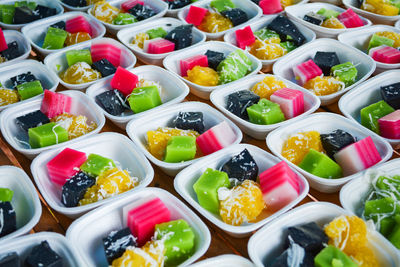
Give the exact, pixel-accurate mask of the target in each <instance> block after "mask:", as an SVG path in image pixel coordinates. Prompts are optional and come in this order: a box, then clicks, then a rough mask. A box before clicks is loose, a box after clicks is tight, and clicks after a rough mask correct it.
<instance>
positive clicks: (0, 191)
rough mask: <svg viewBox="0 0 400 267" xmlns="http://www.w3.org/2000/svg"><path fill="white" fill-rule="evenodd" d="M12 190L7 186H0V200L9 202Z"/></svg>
mask: <svg viewBox="0 0 400 267" xmlns="http://www.w3.org/2000/svg"><path fill="white" fill-rule="evenodd" d="M13 194H14V192H13V191H12V190H11V189H9V188H3V187H0V201H1V202H7V201H8V202H10V201H11V200H12V197H13Z"/></svg>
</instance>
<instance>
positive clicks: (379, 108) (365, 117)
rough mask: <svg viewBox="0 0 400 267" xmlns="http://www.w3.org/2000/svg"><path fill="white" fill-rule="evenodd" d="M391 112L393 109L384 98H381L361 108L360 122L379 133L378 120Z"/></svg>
mask: <svg viewBox="0 0 400 267" xmlns="http://www.w3.org/2000/svg"><path fill="white" fill-rule="evenodd" d="M392 112H394V109H393V108H392V107H391V106H390V105H389V104H388V103H386V102H385V101H384V100H381V101H379V102H377V103H374V104H372V105H369V106H367V107H365V108H363V109H361V111H360V115H361V124H362V125H363V126H365V127H367V128H368V129H370V130H371V131H374V132H375V133H377V134H379V133H380V131H379V124H378V120H379V119H380V118H382V117H384V116H386V115H388V114H389V113H392Z"/></svg>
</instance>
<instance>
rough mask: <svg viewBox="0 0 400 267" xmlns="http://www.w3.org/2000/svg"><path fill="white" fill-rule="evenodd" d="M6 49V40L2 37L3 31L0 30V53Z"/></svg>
mask: <svg viewBox="0 0 400 267" xmlns="http://www.w3.org/2000/svg"><path fill="white" fill-rule="evenodd" d="M7 48H8V45H7V41H6V38H5V37H4V33H3V30H2V29H1V28H0V52H1V51H4V50H6V49H7Z"/></svg>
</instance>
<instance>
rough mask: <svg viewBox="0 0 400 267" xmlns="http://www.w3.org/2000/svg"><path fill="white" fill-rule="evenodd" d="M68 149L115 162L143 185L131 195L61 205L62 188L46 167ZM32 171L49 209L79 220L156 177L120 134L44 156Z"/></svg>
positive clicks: (136, 149) (147, 164)
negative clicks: (67, 205) (86, 203)
mask: <svg viewBox="0 0 400 267" xmlns="http://www.w3.org/2000/svg"><path fill="white" fill-rule="evenodd" d="M67 147H68V148H71V149H75V150H78V151H81V152H85V153H86V154H87V155H89V154H91V153H94V154H98V155H101V156H104V157H107V158H110V159H112V160H114V162H116V164H117V165H118V166H120V167H121V168H122V169H123V170H128V171H129V173H130V174H131V175H132V176H135V177H137V178H139V181H140V184H139V185H138V186H137V187H135V188H134V189H132V190H130V191H128V192H125V193H122V194H119V195H117V196H114V197H111V198H107V199H104V200H102V201H98V202H95V203H92V204H89V205H84V206H78V207H72V208H69V207H65V206H64V205H63V204H62V203H61V187H60V186H58V185H56V184H54V183H53V182H52V181H51V180H50V178H49V175H48V172H47V167H46V164H47V163H48V162H49V161H50V160H52V159H53V158H54V157H55V156H56V155H58V154H59V153H60V152H61V151H62V150H63V149H65V148H67ZM31 171H32V175H33V178H34V179H35V183H36V184H37V186H38V188H39V190H40V192H41V193H42V195H43V197H44V199H45V200H46V202H47V203H48V204H49V205H50V207H52V208H53V209H54V210H56V211H58V212H60V213H62V214H64V215H66V216H68V217H71V218H77V217H79V216H81V215H83V214H84V213H86V212H88V211H90V210H92V209H94V208H97V207H99V206H103V205H105V204H108V203H111V202H114V201H116V200H117V199H121V198H124V196H126V195H129V194H132V192H133V191H137V190H140V189H142V188H144V187H146V186H148V185H149V184H150V183H151V181H152V180H153V176H154V170H153V168H152V167H151V165H150V163H149V162H148V160H147V159H146V158H145V157H144V156H143V154H142V153H141V152H140V150H139V148H138V147H137V146H136V145H135V144H133V143H132V141H131V140H129V138H127V137H126V136H123V135H121V134H117V133H101V134H97V135H94V136H92V137H90V138H87V139H85V140H81V141H79V142H75V143H74V144H71V145H66V146H62V147H59V148H57V149H53V150H50V151H48V152H46V153H42V154H40V155H39V156H38V157H36V158H35V159H34V160H33V162H32V165H31Z"/></svg>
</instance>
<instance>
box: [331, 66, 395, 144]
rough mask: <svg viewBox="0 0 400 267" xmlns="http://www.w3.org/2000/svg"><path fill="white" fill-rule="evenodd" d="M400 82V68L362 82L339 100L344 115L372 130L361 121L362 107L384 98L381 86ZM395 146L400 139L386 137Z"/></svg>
mask: <svg viewBox="0 0 400 267" xmlns="http://www.w3.org/2000/svg"><path fill="white" fill-rule="evenodd" d="M398 82H400V70H390V71H386V72H383V73H381V74H379V75H377V76H375V77H372V78H371V79H369V80H368V81H366V82H364V83H362V84H360V86H358V87H357V88H356V89H354V90H353V91H351V92H348V93H347V94H345V95H344V96H343V97H342V98H341V99H340V101H339V109H340V111H341V112H342V113H343V115H344V116H346V117H347V118H349V119H350V120H351V121H353V122H355V123H357V124H358V125H360V127H362V128H363V129H364V131H366V132H372V131H371V130H369V129H367V128H366V127H364V126H362V125H361V123H360V119H361V118H360V116H361V115H360V111H361V109H362V108H365V107H366V106H369V105H371V104H374V103H376V102H378V101H381V100H382V97H381V93H380V89H381V86H386V85H390V84H393V83H398ZM382 138H383V139H385V140H386V141H388V142H389V143H390V144H391V145H393V146H394V147H396V146H398V145H400V139H389V138H384V137H382Z"/></svg>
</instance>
